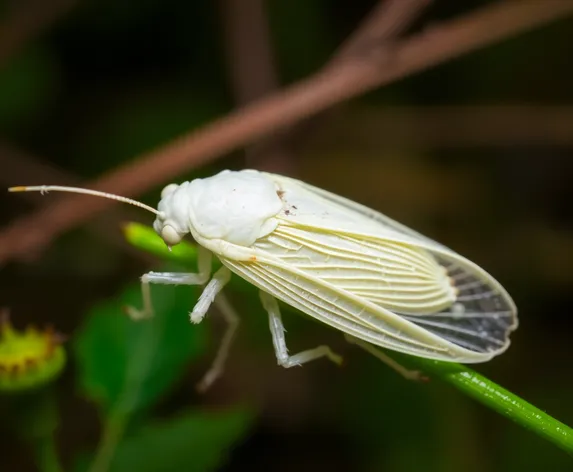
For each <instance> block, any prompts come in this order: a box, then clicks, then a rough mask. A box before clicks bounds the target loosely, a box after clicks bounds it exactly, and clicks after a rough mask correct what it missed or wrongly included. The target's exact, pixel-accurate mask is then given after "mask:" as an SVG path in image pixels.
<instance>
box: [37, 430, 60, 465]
mask: <svg viewBox="0 0 573 472" xmlns="http://www.w3.org/2000/svg"><path fill="white" fill-rule="evenodd" d="M34 453H35V455H36V463H37V465H38V469H39V470H40V471H42V472H63V470H64V469H63V467H62V465H61V464H60V459H59V458H58V454H57V452H56V442H55V440H54V435H53V434H50V435H48V436H46V437H44V438H42V439H39V440H38V441H37V443H36V446H35V448H34Z"/></svg>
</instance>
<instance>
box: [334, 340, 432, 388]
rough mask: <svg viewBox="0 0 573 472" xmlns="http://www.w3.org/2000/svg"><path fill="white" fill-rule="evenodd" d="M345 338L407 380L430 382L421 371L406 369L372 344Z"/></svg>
mask: <svg viewBox="0 0 573 472" xmlns="http://www.w3.org/2000/svg"><path fill="white" fill-rule="evenodd" d="M344 337H345V338H346V340H347V341H348V342H349V343H351V344H356V345H357V346H359V347H361V348H362V349H364V350H365V351H366V352H368V353H370V354H372V355H373V356H374V357H376V358H377V359H379V360H381V361H382V362H384V364H386V365H387V366H388V367H390V368H391V369H393V370H395V371H396V372H398V373H399V374H400V375H402V376H403V377H405V378H406V379H408V380H419V381H425V380H428V379H427V377H426V376H424V374H422V373H421V372H420V371H418V370H409V369H407V368H406V367H404V366H403V365H401V364H399V363H398V362H396V361H395V360H394V359H392V358H391V357H390V356H387V355H386V354H384V353H383V352H382V351H380V350H379V349H377V348H376V347H375V346H373V345H372V344H370V343H367V342H366V341H362V340H361V339H358V338H355V337H354V336H350V335H349V334H345V335H344Z"/></svg>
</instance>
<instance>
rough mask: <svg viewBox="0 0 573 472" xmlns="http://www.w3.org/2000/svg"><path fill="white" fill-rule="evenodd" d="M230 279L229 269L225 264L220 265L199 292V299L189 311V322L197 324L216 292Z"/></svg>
mask: <svg viewBox="0 0 573 472" xmlns="http://www.w3.org/2000/svg"><path fill="white" fill-rule="evenodd" d="M230 279H231V271H230V270H229V269H227V268H226V267H225V266H223V267H221V268H220V269H219V270H218V271H217V272H215V274H214V275H213V278H212V279H211V280H209V283H208V284H207V286H206V287H205V289H204V290H203V293H201V296H200V297H199V300H197V303H196V304H195V307H194V308H193V311H192V312H191V313H189V318H190V319H191V323H194V324H197V323H201V321H203V318H205V315H206V314H207V311H208V310H209V307H210V306H211V303H213V301H214V300H215V297H216V296H217V294H218V293H219V292H220V291H221V290H222V289H223V287H224V286H225V285H227V283H228V282H229V280H230Z"/></svg>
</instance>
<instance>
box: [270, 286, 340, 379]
mask: <svg viewBox="0 0 573 472" xmlns="http://www.w3.org/2000/svg"><path fill="white" fill-rule="evenodd" d="M259 295H260V298H261V302H262V304H263V307H264V308H265V310H266V311H267V313H268V314H269V327H270V329H271V335H272V337H273V345H274V348H275V355H276V356H277V362H278V364H279V365H281V366H283V367H286V368H289V367H294V366H298V365H302V364H304V363H306V362H310V361H313V360H315V359H318V358H319V357H327V358H328V359H330V360H331V361H332V362H334V363H335V364H338V365H340V364H342V357H341V356H339V355H338V354H335V353H334V352H332V350H331V349H330V348H329V347H328V346H324V345H323V346H318V347H315V348H314V349H308V350H306V351H302V352H299V353H298V354H295V355H294V356H289V354H288V349H287V346H286V340H285V328H284V325H283V322H282V318H281V312H280V308H279V304H278V302H277V300H276V298H274V297H273V296H271V295H269V294H268V293H267V292H264V291H262V290H261V291H259Z"/></svg>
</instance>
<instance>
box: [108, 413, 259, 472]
mask: <svg viewBox="0 0 573 472" xmlns="http://www.w3.org/2000/svg"><path fill="white" fill-rule="evenodd" d="M251 422H252V413H251V412H250V411H248V410H245V409H236V410H230V411H219V412H212V411H211V412H209V411H189V412H187V413H184V414H181V415H179V416H178V417H177V418H175V419H172V420H169V421H161V422H155V423H154V424H151V425H148V426H145V427H143V428H141V429H140V430H139V431H138V432H137V433H135V434H134V435H133V436H131V437H128V438H126V439H125V440H124V441H123V442H122V443H121V444H120V445H119V447H118V449H117V451H116V455H115V457H114V459H113V461H112V462H111V467H110V469H109V470H110V472H114V471H117V472H120V471H121V472H123V471H127V470H137V471H138V472H148V471H149V472H156V471H158V470H161V471H162V472H170V471H173V472H180V471H182V470H192V471H194V472H202V471H209V470H216V469H217V468H218V467H219V466H220V465H221V464H222V463H223V462H224V460H225V456H226V455H227V453H228V451H229V449H230V448H231V447H232V446H233V445H234V444H235V443H236V442H237V441H238V440H239V439H240V438H241V437H243V436H244V435H245V433H246V432H247V430H248V428H249V427H250V425H251Z"/></svg>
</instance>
